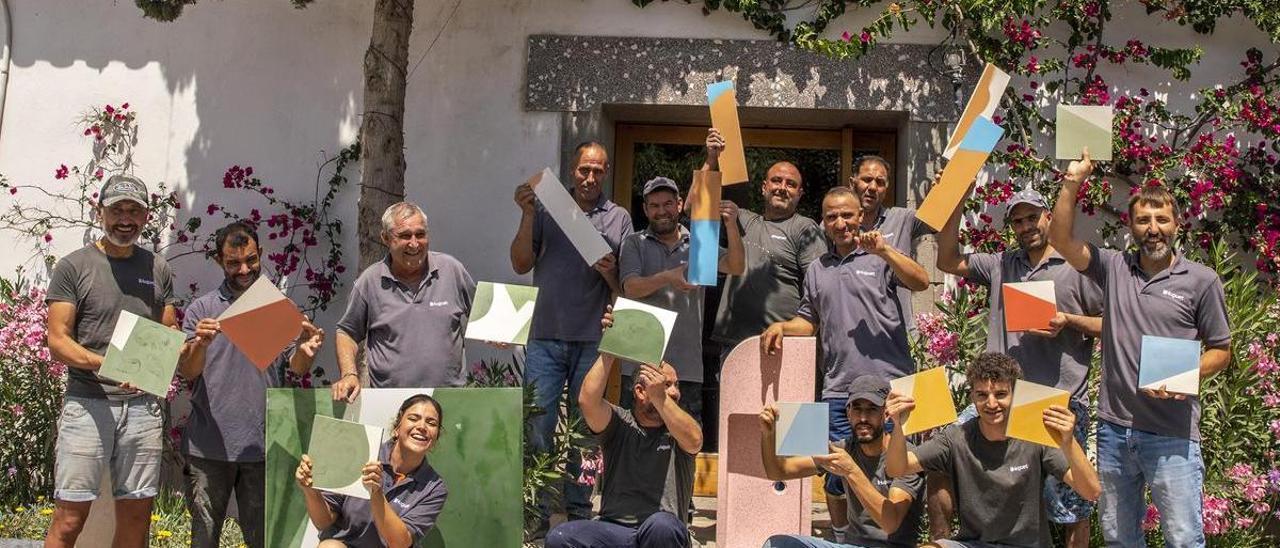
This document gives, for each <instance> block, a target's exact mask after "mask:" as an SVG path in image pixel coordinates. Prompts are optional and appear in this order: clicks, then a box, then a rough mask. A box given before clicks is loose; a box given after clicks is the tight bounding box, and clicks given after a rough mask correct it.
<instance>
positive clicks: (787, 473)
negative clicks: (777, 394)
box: [760, 405, 818, 481]
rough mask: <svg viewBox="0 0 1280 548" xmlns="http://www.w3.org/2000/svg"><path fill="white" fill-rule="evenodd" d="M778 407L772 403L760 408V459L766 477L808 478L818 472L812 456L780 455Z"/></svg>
mask: <svg viewBox="0 0 1280 548" xmlns="http://www.w3.org/2000/svg"><path fill="white" fill-rule="evenodd" d="M777 425H778V409H777V408H776V407H774V406H772V405H769V406H766V407H765V408H764V409H762V410H760V459H761V463H762V464H764V475H765V477H767V478H769V479H771V480H773V481H783V480H791V479H798V478H807V477H809V476H812V475H814V474H817V473H818V465H817V464H815V463H814V462H813V458H812V457H779V456H778V454H777V452H775V451H774V448H775V447H776V446H777V443H778V440H777V436H778V434H777Z"/></svg>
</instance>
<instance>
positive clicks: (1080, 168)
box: [1049, 149, 1093, 271]
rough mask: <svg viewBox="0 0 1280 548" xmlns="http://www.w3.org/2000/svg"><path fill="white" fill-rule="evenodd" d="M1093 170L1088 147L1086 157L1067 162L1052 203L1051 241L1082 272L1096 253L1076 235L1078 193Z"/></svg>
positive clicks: (1085, 152) (1073, 266) (1059, 252)
mask: <svg viewBox="0 0 1280 548" xmlns="http://www.w3.org/2000/svg"><path fill="white" fill-rule="evenodd" d="M1092 173H1093V162H1091V161H1090V160H1089V150H1088V149H1085V151H1084V158H1083V159H1081V160H1079V161H1076V160H1072V161H1071V163H1070V164H1068V165H1067V172H1066V173H1065V174H1064V175H1063V177H1062V188H1061V189H1059V190H1058V200H1057V201H1056V202H1054V204H1053V221H1051V222H1050V223H1049V244H1050V245H1052V246H1053V249H1054V250H1056V251H1057V252H1058V254H1060V255H1062V258H1064V259H1066V260H1067V262H1068V263H1070V264H1071V267H1072V268H1074V269H1076V270H1079V271H1083V270H1084V269H1086V268H1089V262H1090V261H1092V260H1093V256H1092V253H1091V252H1090V251H1089V246H1088V245H1086V244H1085V242H1084V241H1083V240H1077V239H1076V237H1075V222H1076V195H1077V194H1079V193H1080V186H1081V185H1082V184H1084V182H1085V181H1087V180H1088V179H1089V175H1091V174H1092Z"/></svg>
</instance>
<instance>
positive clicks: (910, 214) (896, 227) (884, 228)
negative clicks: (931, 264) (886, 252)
mask: <svg viewBox="0 0 1280 548" xmlns="http://www.w3.org/2000/svg"><path fill="white" fill-rule="evenodd" d="M873 230H879V231H880V235H881V236H884V239H885V241H886V242H888V243H889V245H891V246H893V248H894V249H897V250H898V252H900V253H902V254H903V255H906V256H908V257H911V258H912V259H915V258H916V248H915V245H914V243H915V240H916V238H919V237H920V236H923V235H925V234H932V233H933V229H931V228H929V225H927V224H924V221H921V220H920V219H918V218H916V210H915V209H912V208H908V207H890V208H887V209H886V208H881V209H880V215H879V216H877V217H876V224H875V226H874V227H873ZM896 291H897V292H898V302H900V303H902V317H903V318H904V321H905V322H906V324H907V329H915V325H916V317H915V313H914V311H913V307H912V304H911V290H910V289H908V288H907V287H906V286H904V285H902V284H898V288H897V290H896Z"/></svg>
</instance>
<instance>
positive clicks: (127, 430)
mask: <svg viewBox="0 0 1280 548" xmlns="http://www.w3.org/2000/svg"><path fill="white" fill-rule="evenodd" d="M148 196H149V194H148V193H147V186H146V185H145V184H144V183H143V182H142V181H140V180H138V179H136V178H134V177H132V176H129V175H114V176H112V177H111V178H109V179H107V182H106V184H104V185H102V190H101V191H100V192H99V193H98V200H99V201H98V208H97V211H98V219H99V220H101V221H102V231H103V235H102V237H101V238H98V239H97V240H96V241H94V242H92V243H90V244H89V245H87V246H85V247H82V248H80V249H78V250H76V251H74V252H72V253H70V254H68V255H67V256H66V257H63V258H62V259H61V260H59V261H58V264H57V265H56V266H54V268H53V275H52V276H51V277H50V280H49V294H48V297H47V298H46V301H47V302H48V304H49V326H48V330H49V352H50V353H51V354H53V358H54V359H55V360H58V361H60V362H62V363H65V364H67V366H68V367H67V394H66V399H65V400H64V401H63V403H62V413H61V415H60V419H59V420H58V441H57V446H56V447H57V450H56V452H55V457H54V470H53V484H54V487H53V499H54V510H53V518H52V521H51V523H50V524H49V532H48V535H47V536H46V537H45V546H51V547H57V546H66V547H70V546H74V545H75V544H76V539H77V538H78V537H79V536H80V532H81V531H82V530H83V529H84V524H85V520H87V519H88V517H89V507H90V505H92V504H93V501H94V499H97V498H98V497H99V496H108V497H111V498H112V499H114V500H115V515H116V523H115V538H114V539H112V540H111V541H108V540H107V539H98V540H95V541H90V543H91V544H95V545H100V546H105V545H106V544H107V543H108V542H110V543H111V544H113V545H115V546H144V545H146V543H147V538H148V536H149V535H148V531H149V530H150V527H151V502H152V500H153V499H154V498H155V496H156V492H157V491H158V490H159V488H160V462H161V447H162V445H163V443H162V439H161V435H162V432H163V430H164V419H163V418H162V414H161V412H160V400H159V398H157V397H155V396H153V395H151V394H147V393H144V392H139V391H138V390H137V389H135V388H134V387H132V386H130V385H129V384H128V383H117V382H115V381H113V380H110V379H106V378H104V377H100V376H98V369H99V368H100V367H102V361H103V357H104V356H105V355H106V353H107V346H108V344H109V343H110V342H111V335H112V333H113V332H114V331H115V325H116V321H117V319H118V318H119V317H120V313H121V312H123V311H128V312H131V313H133V314H137V315H139V316H142V317H144V318H147V319H150V320H152V321H156V322H160V323H163V324H165V325H167V326H169V327H173V328H175V329H176V328H177V326H178V313H177V309H176V308H174V302H175V300H176V298H175V297H174V295H173V272H172V271H171V270H170V269H169V263H167V262H165V260H164V257H161V256H159V255H156V254H154V253H152V252H150V251H148V250H146V249H143V248H141V247H139V246H137V245H135V244H136V243H137V241H138V237H139V236H140V235H141V234H142V231H143V229H144V228H145V227H146V224H147V216H148V215H149V214H150V206H149V204H148ZM108 470H109V471H110V474H111V492H110V493H99V492H98V491H99V489H98V487H99V485H100V484H101V482H102V474H103V472H104V471H108Z"/></svg>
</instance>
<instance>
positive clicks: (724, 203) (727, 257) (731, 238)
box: [719, 200, 747, 276]
mask: <svg viewBox="0 0 1280 548" xmlns="http://www.w3.org/2000/svg"><path fill="white" fill-rule="evenodd" d="M720 220H721V221H723V222H724V226H725V234H726V235H727V238H728V244H729V249H728V251H727V252H726V253H725V254H724V257H721V258H720V264H719V269H720V271H721V272H724V273H725V274H729V275H732V276H741V275H742V274H744V273H745V272H746V271H747V252H746V250H745V249H744V248H743V247H742V232H741V231H739V230H738V204H735V203H733V202H731V201H729V200H720Z"/></svg>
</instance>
